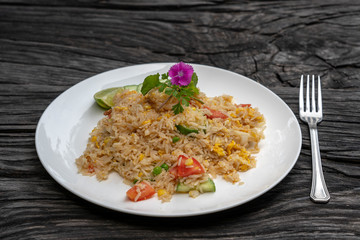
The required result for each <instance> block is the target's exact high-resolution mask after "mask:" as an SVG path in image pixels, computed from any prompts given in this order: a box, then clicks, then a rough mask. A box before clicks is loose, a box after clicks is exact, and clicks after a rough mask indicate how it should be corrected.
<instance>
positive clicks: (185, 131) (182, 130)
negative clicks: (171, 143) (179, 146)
mask: <svg viewBox="0 0 360 240" xmlns="http://www.w3.org/2000/svg"><path fill="white" fill-rule="evenodd" d="M175 127H176V128H177V130H178V131H179V132H180V133H181V134H184V135H188V134H189V133H199V130H197V129H191V128H187V127H184V126H183V125H175Z"/></svg>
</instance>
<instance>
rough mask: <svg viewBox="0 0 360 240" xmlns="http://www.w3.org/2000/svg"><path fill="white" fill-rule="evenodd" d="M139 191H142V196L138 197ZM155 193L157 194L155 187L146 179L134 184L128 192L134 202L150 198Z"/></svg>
mask: <svg viewBox="0 0 360 240" xmlns="http://www.w3.org/2000/svg"><path fill="white" fill-rule="evenodd" d="M139 192H140V196H139V197H138V198H137V196H138V194H139ZM154 194H155V189H154V188H153V187H152V186H151V185H150V184H149V183H147V182H146V181H142V182H140V183H137V184H136V185H135V186H133V187H132V188H130V189H129V190H128V191H127V192H126V195H127V196H128V198H129V199H130V200H131V201H133V202H137V201H142V200H146V199H149V198H151V197H152V196H153V195H154Z"/></svg>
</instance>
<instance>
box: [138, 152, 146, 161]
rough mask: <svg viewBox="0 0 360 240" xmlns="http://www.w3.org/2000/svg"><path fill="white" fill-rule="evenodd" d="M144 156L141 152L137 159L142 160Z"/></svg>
mask: <svg viewBox="0 0 360 240" xmlns="http://www.w3.org/2000/svg"><path fill="white" fill-rule="evenodd" d="M144 157H145V155H144V154H142V153H141V154H140V156H139V161H142V160H143V159H144Z"/></svg>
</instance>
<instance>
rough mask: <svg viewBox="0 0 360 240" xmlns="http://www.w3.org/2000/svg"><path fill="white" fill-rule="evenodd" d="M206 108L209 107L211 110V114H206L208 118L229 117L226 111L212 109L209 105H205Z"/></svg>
mask: <svg viewBox="0 0 360 240" xmlns="http://www.w3.org/2000/svg"><path fill="white" fill-rule="evenodd" d="M204 108H206V109H208V110H209V111H210V112H211V115H206V117H207V118H210V119H214V118H221V119H227V118H228V116H227V115H225V114H224V113H222V112H220V111H218V110H214V109H211V108H209V107H207V106H204Z"/></svg>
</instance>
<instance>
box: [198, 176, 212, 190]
mask: <svg viewBox="0 0 360 240" xmlns="http://www.w3.org/2000/svg"><path fill="white" fill-rule="evenodd" d="M199 191H200V192H201V193H203V192H215V191H216V187H215V183H214V181H213V180H212V179H211V178H209V179H208V180H207V181H206V182H204V183H201V184H200V185H199Z"/></svg>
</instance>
